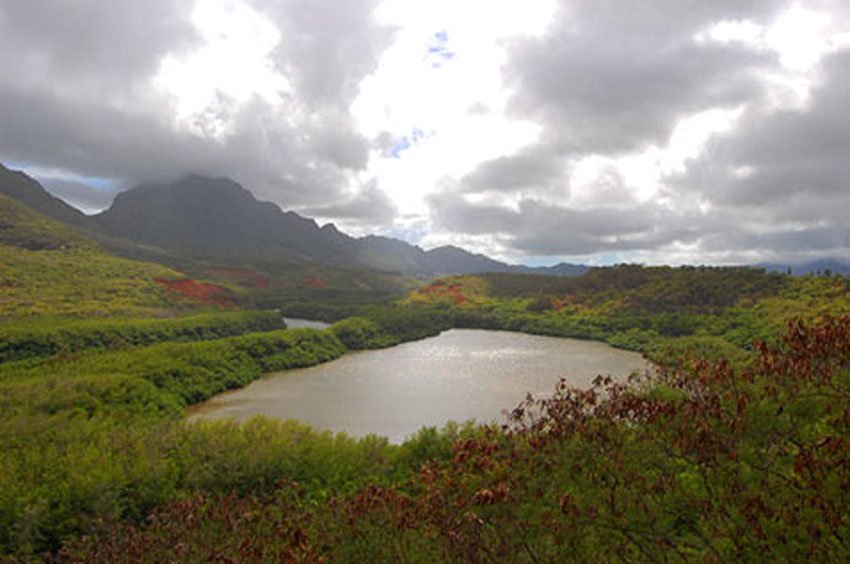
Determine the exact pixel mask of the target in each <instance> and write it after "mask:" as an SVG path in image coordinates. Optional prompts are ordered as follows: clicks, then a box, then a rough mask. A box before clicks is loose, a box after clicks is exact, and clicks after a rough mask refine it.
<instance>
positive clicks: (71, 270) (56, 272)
mask: <svg viewBox="0 0 850 564" xmlns="http://www.w3.org/2000/svg"><path fill="white" fill-rule="evenodd" d="M181 278H184V276H183V275H182V274H180V273H179V272H176V271H174V270H171V269H169V268H165V267H163V266H160V265H156V264H151V263H145V262H138V261H132V260H127V259H123V258H119V257H116V256H113V255H110V254H108V253H106V252H104V251H103V250H101V249H100V248H99V247H98V246H97V245H96V244H95V243H93V242H92V241H90V240H88V239H86V238H84V237H83V236H81V235H79V234H78V233H76V232H75V231H74V230H73V229H71V228H69V227H68V226H66V225H64V224H61V223H58V222H56V221H53V220H50V219H47V218H45V217H44V216H41V215H39V214H37V213H35V212H33V211H32V210H30V209H29V208H27V207H26V206H24V205H22V204H20V203H19V202H16V201H14V200H12V199H11V198H8V197H6V196H2V195H0V319H19V318H32V317H44V316H96V317H101V316H115V315H149V314H152V313H157V314H161V315H165V314H168V312H172V311H174V310H175V309H184V308H186V307H189V305H188V304H186V303H185V302H184V301H183V300H177V299H175V297H174V296H172V295H170V294H169V293H168V292H167V291H166V290H165V289H164V288H163V287H162V285H161V284H159V283H157V282H156V280H157V279H181Z"/></svg>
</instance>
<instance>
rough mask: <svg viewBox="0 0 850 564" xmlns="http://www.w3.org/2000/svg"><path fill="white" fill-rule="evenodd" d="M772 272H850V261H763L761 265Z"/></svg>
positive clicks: (798, 274) (797, 274)
mask: <svg viewBox="0 0 850 564" xmlns="http://www.w3.org/2000/svg"><path fill="white" fill-rule="evenodd" d="M756 266H759V267H761V268H764V269H766V270H768V271H770V272H783V273H787V272H790V273H791V274H793V275H794V276H804V275H806V274H830V273H831V274H850V262H846V261H841V260H837V259H821V260H813V261H809V262H789V263H762V264H759V265H756Z"/></svg>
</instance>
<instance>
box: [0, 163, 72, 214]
mask: <svg viewBox="0 0 850 564" xmlns="http://www.w3.org/2000/svg"><path fill="white" fill-rule="evenodd" d="M0 194H3V195H5V196H8V197H10V198H13V199H15V200H17V201H19V202H21V203H22V204H24V205H25V206H27V207H28V208H30V209H31V210H33V211H36V212H38V213H40V214H42V215H45V216H47V217H49V218H51V219H55V220H57V221H61V222H62V223H67V224H69V225H74V226H78V227H79V226H81V225H83V224H85V223H86V216H85V214H83V213H82V212H80V211H79V210H77V209H76V208H74V207H71V206H69V205H68V204H66V203H65V202H63V201H62V200H60V199H59V198H57V197H55V196H51V195H50V194H48V193H47V191H46V190H45V189H44V188H43V187H42V186H41V184H39V183H38V182H36V181H35V180H33V179H32V178H30V177H29V176H27V175H26V174H24V173H23V172H20V171H17V170H9V169H8V168H6V167H5V166H3V165H2V164H0Z"/></svg>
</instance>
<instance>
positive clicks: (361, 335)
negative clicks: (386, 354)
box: [331, 317, 397, 350]
mask: <svg viewBox="0 0 850 564" xmlns="http://www.w3.org/2000/svg"><path fill="white" fill-rule="evenodd" d="M331 331H332V332H333V334H334V335H336V336H337V338H338V339H339V340H340V341H341V342H342V344H343V345H345V346H346V347H347V348H349V349H352V350H359V349H379V348H383V347H389V346H391V345H394V344H396V342H397V341H396V340H394V339H393V338H392V337H390V336H389V335H387V334H386V333H384V332H383V331H382V330H381V329H380V328H379V327H378V325H377V324H376V323H375V322H374V321H371V320H369V319H364V318H362V317H349V318H347V319H343V320H342V321H337V322H336V323H334V324H333V325H331Z"/></svg>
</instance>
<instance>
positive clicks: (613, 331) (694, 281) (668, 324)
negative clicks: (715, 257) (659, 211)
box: [404, 265, 850, 362]
mask: <svg viewBox="0 0 850 564" xmlns="http://www.w3.org/2000/svg"><path fill="white" fill-rule="evenodd" d="M404 303H405V304H406V305H407V306H409V307H415V308H426V309H430V310H432V311H436V312H442V313H443V315H446V316H448V317H449V319H450V320H451V321H450V322H451V324H452V325H453V326H455V327H480V328H486V329H507V330H511V331H522V332H527V333H536V334H542V335H554V336H561V337H574V338H583V339H595V340H601V341H606V342H608V343H609V344H612V345H614V346H617V347H621V348H627V349H632V350H637V351H640V352H643V353H645V354H647V355H648V356H650V358H652V359H654V360H660V359H661V357H662V356H664V355H665V354H666V353H668V352H669V351H670V350H671V349H672V350H674V351H680V352H683V351H686V350H695V351H697V352H700V353H701V354H703V355H705V356H710V357H715V358H721V357H723V358H727V359H728V360H731V361H736V362H741V361H743V360H744V359H745V358H747V357H748V356H751V354H752V352H753V349H752V343H753V342H754V341H755V340H771V339H773V338H775V336H776V335H778V334H779V333H780V332H781V331H782V330H783V327H784V325H785V323H786V322H787V321H788V320H789V319H792V318H796V317H802V318H806V319H814V318H816V317H818V316H819V315H822V314H824V313H830V312H831V313H835V314H839V313H850V282H848V280H847V279H846V278H842V277H832V276H806V277H800V278H792V277H788V276H782V275H778V274H771V273H766V272H764V271H762V270H758V269H752V268H720V267H699V268H697V267H682V268H671V267H651V268H649V267H641V266H636V265H621V266H617V267H612V268H599V269H592V270H591V271H589V272H588V273H587V274H585V275H584V276H580V277H575V278H543V277H539V276H522V275H510V274H484V275H479V276H458V277H452V278H448V279H444V280H438V281H437V282H435V283H433V284H430V285H428V286H425V287H423V288H421V289H419V290H417V291H416V292H413V293H412V294H411V295H410V296H408V297H407V298H406V299H405V301H404Z"/></svg>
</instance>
